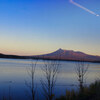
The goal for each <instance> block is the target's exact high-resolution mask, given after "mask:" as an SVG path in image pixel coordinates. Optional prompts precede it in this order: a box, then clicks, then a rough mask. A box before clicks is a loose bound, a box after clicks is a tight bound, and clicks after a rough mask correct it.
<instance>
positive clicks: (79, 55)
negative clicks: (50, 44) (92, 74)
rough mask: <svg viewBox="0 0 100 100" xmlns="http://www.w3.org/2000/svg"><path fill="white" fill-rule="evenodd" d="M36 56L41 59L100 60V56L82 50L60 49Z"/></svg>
mask: <svg viewBox="0 0 100 100" xmlns="http://www.w3.org/2000/svg"><path fill="white" fill-rule="evenodd" d="M35 57H38V58H41V59H60V60H75V61H83V60H84V61H94V62H95V61H96V62H99V61H100V56H94V55H88V54H85V53H83V52H80V51H73V50H63V49H61V48H60V49H58V50H57V51H55V52H52V53H49V54H44V55H37V56H35Z"/></svg>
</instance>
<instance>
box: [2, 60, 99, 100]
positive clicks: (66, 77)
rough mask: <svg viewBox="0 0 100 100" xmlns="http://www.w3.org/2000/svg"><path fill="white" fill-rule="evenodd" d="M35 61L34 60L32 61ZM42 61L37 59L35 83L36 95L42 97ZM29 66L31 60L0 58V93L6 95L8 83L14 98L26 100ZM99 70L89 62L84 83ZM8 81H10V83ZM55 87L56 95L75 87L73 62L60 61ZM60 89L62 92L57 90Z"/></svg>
mask: <svg viewBox="0 0 100 100" xmlns="http://www.w3.org/2000/svg"><path fill="white" fill-rule="evenodd" d="M33 62H35V61H33ZM43 64H44V62H43V61H42V60H39V61H38V63H37V67H36V73H35V83H36V84H37V86H38V88H37V91H38V95H40V96H39V97H42V98H43V96H42V94H41V93H42V92H41V91H42V89H41V84H40V79H41V78H42V77H43V73H42V70H41V67H42V66H43ZM30 67H31V60H15V59H0V95H1V97H0V98H2V96H3V95H6V96H8V94H9V85H11V93H12V97H13V99H14V100H27V99H28V98H27V96H26V93H25V91H26V90H27V87H26V86H25V80H28V81H30V77H29V76H28V73H27V69H28V68H30ZM99 72H100V64H97V63H89V69H88V74H87V75H86V77H87V80H86V83H87V84H90V83H92V82H94V81H95V79H96V78H97V77H98V75H99V74H98V73H99ZM10 81H12V82H11V83H10ZM56 84H57V85H56V87H55V93H56V96H60V95H61V94H62V93H65V91H66V89H69V90H70V89H77V86H76V85H78V82H77V77H76V73H75V62H67V61H61V68H60V73H59V74H58V78H57V83H56ZM59 90H60V91H62V92H59Z"/></svg>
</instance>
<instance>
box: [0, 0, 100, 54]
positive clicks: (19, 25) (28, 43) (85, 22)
mask: <svg viewBox="0 0 100 100" xmlns="http://www.w3.org/2000/svg"><path fill="white" fill-rule="evenodd" d="M74 1H75V2H77V3H79V4H80V5H82V6H84V7H86V8H88V9H90V10H92V11H94V12H95V13H97V14H100V6H99V5H100V1H99V0H74ZM99 45H100V17H96V16H94V15H92V14H90V13H88V12H86V11H84V10H83V9H80V8H79V7H77V6H75V5H73V4H72V3H70V2H69V0H0V52H1V53H7V54H21V55H32V54H33V55H34V54H42V53H49V52H52V51H55V50H57V49H59V48H62V49H68V50H76V51H83V52H85V53H88V54H94V55H100V47H99Z"/></svg>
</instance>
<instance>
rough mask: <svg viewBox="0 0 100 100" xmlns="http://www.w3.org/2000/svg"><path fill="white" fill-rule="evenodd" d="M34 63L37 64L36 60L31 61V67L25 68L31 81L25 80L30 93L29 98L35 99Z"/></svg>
mask: <svg viewBox="0 0 100 100" xmlns="http://www.w3.org/2000/svg"><path fill="white" fill-rule="evenodd" d="M36 65H37V61H36V62H33V61H32V64H31V67H30V68H29V69H28V70H27V72H28V75H29V76H30V79H31V81H30V82H28V81H25V84H26V86H27V87H28V88H29V91H30V93H31V97H30V96H29V97H30V99H31V100H35V96H36V86H35V70H36Z"/></svg>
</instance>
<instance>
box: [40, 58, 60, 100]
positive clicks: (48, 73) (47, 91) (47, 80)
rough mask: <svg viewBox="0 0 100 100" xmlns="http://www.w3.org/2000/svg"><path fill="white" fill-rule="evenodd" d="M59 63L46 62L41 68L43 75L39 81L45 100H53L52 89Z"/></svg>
mask: <svg viewBox="0 0 100 100" xmlns="http://www.w3.org/2000/svg"><path fill="white" fill-rule="evenodd" d="M59 66H60V62H59V61H55V60H53V61H46V62H44V66H43V67H42V71H43V73H44V80H43V79H41V85H42V88H43V91H44V96H45V98H46V100H53V98H54V87H55V83H56V79H57V74H58V72H59Z"/></svg>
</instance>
